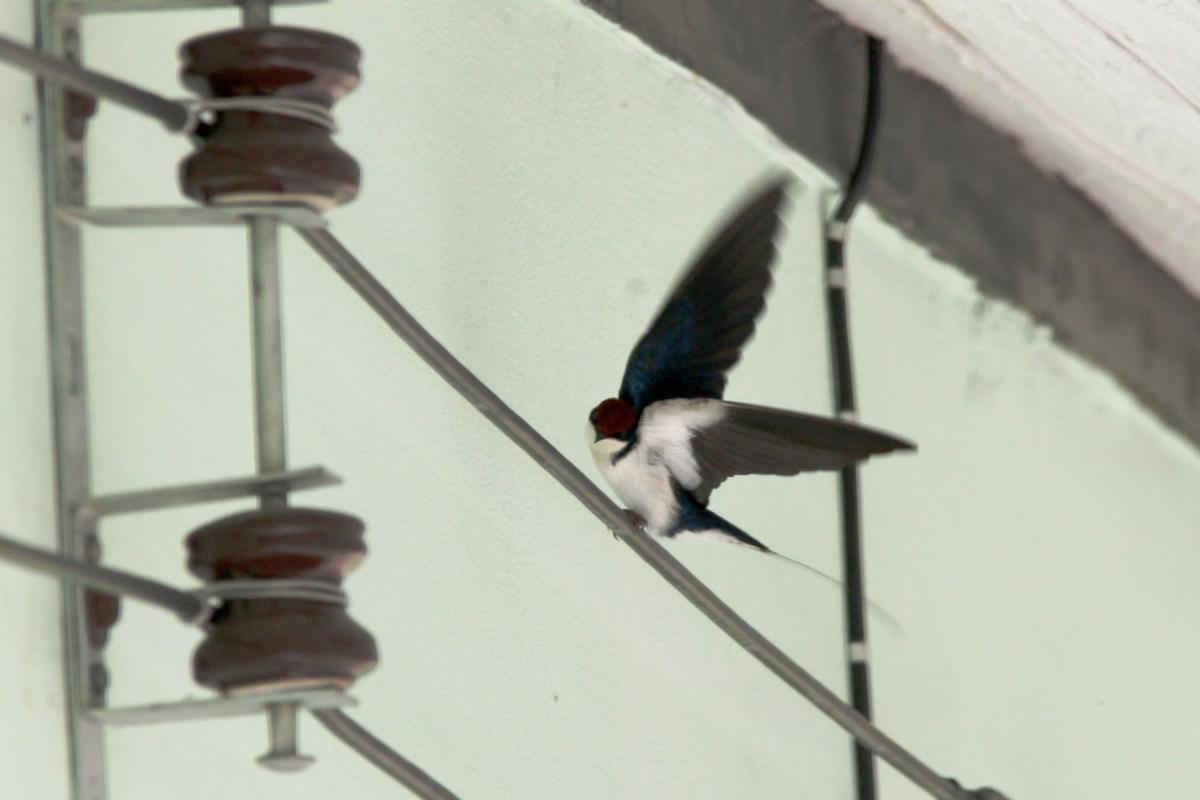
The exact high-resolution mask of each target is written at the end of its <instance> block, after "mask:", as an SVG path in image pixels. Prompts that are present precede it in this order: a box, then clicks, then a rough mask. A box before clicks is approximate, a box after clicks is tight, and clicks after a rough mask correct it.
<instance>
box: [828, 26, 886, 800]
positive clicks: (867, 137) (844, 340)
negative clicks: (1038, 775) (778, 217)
mask: <svg viewBox="0 0 1200 800" xmlns="http://www.w3.org/2000/svg"><path fill="white" fill-rule="evenodd" d="M882 52H883V42H881V41H880V40H879V39H876V38H875V37H873V36H868V37H867V72H866V84H867V91H866V108H865V110H864V114H863V124H862V135H861V138H860V140H859V145H858V158H857V159H856V160H855V163H854V168H853V169H852V170H851V171H850V181H849V183H848V184H847V185H846V192H845V194H843V195H842V199H841V201H840V202H839V203H838V205H837V208H836V209H835V210H834V212H833V216H831V217H830V219H829V221H828V222H827V223H826V225H825V303H826V310H827V319H828V323H829V346H830V360H831V366H832V371H833V402H834V409H835V411H836V412H837V416H838V417H839V418H841V419H849V420H853V419H854V417H855V409H856V406H855V400H854V369H853V360H852V357H851V351H850V325H849V319H848V313H847V308H846V261H845V244H846V229H847V226H848V224H849V221H850V217H851V216H852V215H853V214H854V209H855V208H856V207H857V206H858V202H859V200H861V199H862V195H863V192H864V190H865V189H866V185H867V179H868V177H869V176H870V174H871V164H872V161H873V158H874V155H875V140H876V133H877V131H878V128H879V115H880V106H881V99H882V98H881V95H882V89H881V87H880V61H881V58H880V57H881V55H882ZM839 496H840V500H841V522H842V565H843V573H844V575H843V577H844V580H845V604H846V663H847V670H848V673H849V675H848V679H849V684H850V704H851V705H852V706H853V707H854V709H855V710H856V711H858V712H859V713H860V714H862V715H863V716H864V717H866V718H867V719H870V718H871V673H870V667H869V661H868V657H867V617H866V604H865V602H864V594H865V591H864V578H863V558H862V517H861V514H860V503H861V496H860V492H859V484H858V468H857V467H855V466H850V467H846V468H845V469H843V470H842V471H841V474H840V476H839ZM854 773H855V786H856V790H857V795H856V796H857V797H858V799H859V800H875V796H876V793H877V788H876V780H875V760H874V756H873V755H872V754H871V751H870V750H868V749H867V748H865V747H863V746H862V745H861V744H859V743H857V742H855V744H854Z"/></svg>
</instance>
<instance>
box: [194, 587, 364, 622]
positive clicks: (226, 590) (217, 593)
mask: <svg viewBox="0 0 1200 800" xmlns="http://www.w3.org/2000/svg"><path fill="white" fill-rule="evenodd" d="M190 594H191V595H192V596H193V597H195V598H197V599H199V600H201V601H202V602H203V603H204V606H205V609H206V610H205V612H204V613H203V615H202V616H201V617H199V618H197V619H196V620H194V623H195V624H196V625H203V624H205V623H206V622H208V621H209V619H210V618H211V617H212V614H213V612H214V611H215V610H216V609H217V608H218V607H219V606H220V605H221V603H222V602H224V601H226V600H306V601H308V602H310V603H324V604H326V605H331V606H342V607H343V608H344V607H346V606H348V605H349V604H350V601H349V599H348V598H347V597H346V593H345V592H344V591H342V590H341V588H339V587H337V586H334V585H332V584H329V583H325V582H324V581H313V580H304V579H301V578H275V579H271V580H245V579H243V580H230V581H214V582H213V583H210V584H207V585H206V586H202V587H200V588H199V589H195V590H193V591H192V592H191V593H190Z"/></svg>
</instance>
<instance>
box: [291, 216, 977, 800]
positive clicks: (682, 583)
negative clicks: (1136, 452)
mask: <svg viewBox="0 0 1200 800" xmlns="http://www.w3.org/2000/svg"><path fill="white" fill-rule="evenodd" d="M296 232H297V233H298V234H299V235H300V236H301V238H303V239H304V240H305V241H306V242H308V244H309V245H310V246H311V247H312V248H313V249H314V250H315V251H316V252H317V253H318V254H319V255H320V256H321V257H322V258H323V259H324V260H325V261H326V262H327V263H328V264H329V266H331V267H332V268H333V270H334V272H336V273H337V274H338V275H339V276H340V277H341V278H342V279H343V280H344V281H346V283H348V284H350V287H351V288H353V289H354V291H356V292H357V293H358V294H359V296H360V297H361V298H362V299H363V300H364V301H365V302H366V303H367V305H368V306H370V307H371V308H372V310H374V311H375V313H376V314H378V315H379V316H380V317H381V318H382V319H383V321H384V322H386V323H387V325H388V327H390V328H391V329H392V330H393V331H394V332H395V333H396V335H397V336H399V337H400V339H401V340H402V341H404V343H405V344H407V345H408V346H409V347H410V348H412V349H413V351H414V352H415V353H416V354H417V355H418V356H419V357H420V358H421V359H422V360H424V361H425V363H426V364H428V365H429V366H430V367H431V368H432V369H433V370H434V371H435V372H436V373H437V374H438V375H440V376H441V377H442V378H443V379H445V381H446V382H447V383H449V384H450V386H451V387H453V388H454V389H455V390H456V391H457V392H458V393H459V394H460V395H462V396H463V398H465V399H466V400H467V401H468V402H469V403H470V404H471V405H472V406H474V407H475V409H476V410H477V411H479V412H480V413H481V414H483V415H484V416H485V417H487V419H488V420H490V421H491V422H492V423H493V424H494V425H495V426H496V427H497V428H499V429H500V430H501V431H502V432H503V433H504V434H505V435H507V436H508V437H509V439H511V440H512V441H513V442H514V443H515V444H516V445H517V446H519V447H520V448H521V449H522V450H524V451H525V453H526V454H527V455H529V456H530V457H531V458H532V459H533V460H534V461H536V462H537V463H538V465H540V466H541V467H542V469H544V470H546V471H547V472H548V473H550V475H551V476H553V477H554V478H555V479H556V480H557V481H558V482H559V483H560V484H562V486H563V487H564V488H565V489H566V490H567V491H568V492H570V493H571V494H572V495H573V496H574V497H575V499H577V500H578V501H579V502H580V503H582V504H583V505H584V507H585V508H587V509H588V510H589V511H590V512H592V513H593V514H594V515H595V516H596V517H597V518H599V519H600V521H601V522H603V523H604V524H605V525H606V526H607V527H608V528H609V529H610V530H612V531H613V532H614V533H615V534H616V535H617V537H618V538H619V539H620V540H621V541H623V542H624V543H625V544H626V545H628V546H629V547H630V549H632V550H633V551H634V552H635V553H637V555H638V556H639V557H641V559H642V560H643V561H645V562H646V563H647V564H649V565H650V566H651V567H652V568H653V569H654V570H655V571H656V572H658V574H659V575H661V576H662V577H663V579H664V580H666V581H667V583H669V584H670V585H671V586H673V587H674V588H675V589H676V590H677V591H678V592H679V593H680V594H682V595H683V596H684V597H685V598H686V599H687V600H688V601H689V602H691V603H692V605H694V606H696V608H698V609H699V610H700V611H701V612H702V613H704V614H705V616H707V617H708V618H709V619H710V620H712V621H713V623H715V624H716V625H717V627H719V628H720V629H721V630H722V631H724V632H725V634H726V635H728V636H729V637H730V638H731V639H733V640H734V641H735V642H737V643H738V644H739V645H741V646H742V647H743V648H744V649H745V650H746V651H747V652H749V653H750V654H751V655H752V656H754V657H755V658H756V659H758V660H759V661H760V662H761V663H762V664H763V665H764V666H765V667H766V668H767V669H769V670H771V672H773V673H775V674H776V675H777V676H779V678H781V679H782V680H783V681H784V682H785V683H786V684H787V685H789V686H791V687H792V688H793V689H794V690H795V691H796V692H797V693H798V694H800V695H801V696H802V697H804V698H805V699H807V700H808V701H809V702H810V703H812V704H813V705H814V706H816V707H817V709H818V710H820V711H821V712H822V713H823V714H825V715H826V716H827V717H829V718H830V719H831V720H833V721H834V722H835V723H837V724H838V725H840V726H841V727H842V728H844V729H845V730H846V731H847V732H849V733H850V734H851V735H852V736H854V737H855V738H856V739H857V740H858V741H860V742H862V743H863V744H864V745H865V746H866V747H867V748H869V749H870V750H871V751H872V752H873V753H875V754H876V755H878V756H879V757H880V758H882V759H884V760H885V761H887V762H888V763H889V764H891V765H892V766H893V767H895V768H896V770H897V771H899V772H900V773H901V774H903V775H905V776H906V777H908V779H909V780H911V781H912V782H913V783H915V784H916V785H917V786H920V787H921V788H922V789H924V790H925V791H927V792H928V793H929V794H930V795H932V796H933V797H936V798H939V800H969V798H971V797H972V794H971V793H970V792H967V791H965V790H963V789H961V788H958V787H956V786H954V785H953V784H951V783H950V782H949V781H947V780H946V779H944V778H942V777H941V776H940V775H939V774H938V773H937V772H935V771H934V770H932V769H931V768H930V767H929V766H928V765H926V764H925V763H924V762H923V761H921V760H920V759H918V758H917V757H916V756H914V755H913V754H912V753H910V752H908V751H907V750H905V749H904V748H903V747H901V746H900V745H899V744H898V743H897V742H895V741H893V740H892V739H891V738H890V737H889V736H887V735H886V734H885V733H883V731H881V730H879V729H878V728H876V727H875V726H873V725H872V724H871V723H870V722H869V721H868V720H867V719H866V718H865V717H863V715H862V714H860V713H858V712H857V711H855V710H854V709H853V708H851V707H850V706H848V705H846V704H845V703H843V702H842V701H841V700H840V699H839V698H838V696H837V695H836V694H834V693H833V692H832V691H830V690H829V689H828V688H827V687H826V686H824V685H823V684H822V683H821V682H820V681H818V680H817V679H816V678H814V677H813V676H812V675H811V674H809V673H808V671H807V670H805V669H804V668H803V667H801V666H800V665H799V664H797V663H796V662H795V661H793V660H792V659H791V658H789V657H788V656H787V654H785V653H784V652H783V651H782V650H780V649H779V648H778V647H777V646H776V645H775V644H774V643H773V642H771V641H770V640H769V639H767V638H766V637H765V636H763V635H762V634H761V633H759V632H758V631H757V630H756V629H755V628H754V627H753V626H751V625H750V624H749V623H748V622H746V621H745V620H744V619H742V618H741V617H740V616H738V614H737V613H736V612H734V610H733V609H732V608H730V607H729V606H728V605H726V604H725V603H724V601H722V600H721V599H720V598H719V597H717V595H716V594H714V593H713V591H712V590H711V589H709V588H708V587H707V586H706V585H705V584H704V583H703V582H702V581H701V580H700V579H699V578H697V577H696V576H695V575H693V574H692V573H691V572H690V571H689V570H688V569H687V568H686V567H684V566H683V564H681V563H680V562H679V561H678V560H677V559H675V558H674V557H673V556H672V555H671V554H670V553H668V552H667V551H666V550H665V549H664V548H663V547H662V545H660V544H659V543H658V542H656V541H654V540H653V539H652V538H650V537H649V536H647V535H646V534H645V533H644V532H642V531H640V530H638V529H637V528H635V527H634V525H633V523H632V522H630V520H629V518H628V517H627V516H626V515H625V512H624V511H622V510H621V509H620V508H619V507H618V506H617V505H616V504H615V503H614V502H613V501H612V500H610V499H609V497H608V495H607V494H605V493H604V492H603V491H602V490H601V489H600V487H598V486H597V485H596V484H595V483H593V482H592V481H591V480H589V479H588V478H587V476H585V475H584V474H583V473H582V472H581V471H580V470H579V469H578V468H577V467H576V466H575V465H574V464H573V463H571V461H569V460H568V459H567V458H566V456H564V455H563V454H562V453H560V452H559V451H558V450H557V449H555V447H554V446H553V445H552V444H550V442H548V441H546V439H545V438H544V437H543V436H542V435H541V434H539V433H538V432H537V431H536V430H534V429H533V427H531V426H530V425H529V423H527V422H526V421H525V420H524V419H523V418H522V417H521V416H520V415H518V414H517V413H516V412H515V411H513V410H512V408H510V407H509V406H508V405H507V404H506V403H505V402H504V401H503V400H501V399H500V398H499V397H498V396H497V395H496V394H495V392H493V391H492V390H491V389H489V388H488V387H487V386H486V385H485V384H484V383H483V382H482V381H480V380H479V379H478V378H477V377H475V375H474V374H473V373H472V372H471V371H470V370H468V369H467V368H466V367H465V366H464V365H463V364H462V362H461V361H459V360H458V359H456V358H455V357H454V356H453V355H452V354H451V353H450V351H448V350H447V349H446V348H445V347H444V346H442V344H441V343H440V342H439V341H437V339H435V338H434V337H433V336H432V335H431V334H430V333H429V332H428V331H427V330H425V328H423V327H422V326H421V325H420V323H418V322H417V320H416V319H415V318H413V316H412V315H411V314H409V313H408V311H406V310H405V309H404V307H403V306H402V305H400V303H399V301H397V300H396V298H395V297H394V296H393V295H392V294H391V293H390V292H389V291H388V290H387V288H386V287H384V286H383V284H381V283H380V282H379V281H378V279H376V278H375V276H374V275H372V274H371V272H370V271H369V270H368V269H367V268H366V267H365V266H363V264H362V263H361V262H359V261H358V259H356V258H355V257H354V255H353V254H352V253H351V252H350V251H349V250H347V249H346V248H345V247H344V246H343V245H342V243H341V242H340V241H338V239H337V238H336V237H335V236H334V235H333V234H332V233H331V232H330V231H329V230H327V229H307V228H300V229H296Z"/></svg>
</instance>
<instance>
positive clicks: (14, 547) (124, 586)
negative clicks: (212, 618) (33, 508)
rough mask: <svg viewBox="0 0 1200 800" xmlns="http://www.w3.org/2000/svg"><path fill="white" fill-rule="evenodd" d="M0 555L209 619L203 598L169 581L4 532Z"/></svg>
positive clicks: (190, 618) (186, 616)
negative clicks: (92, 561)
mask: <svg viewBox="0 0 1200 800" xmlns="http://www.w3.org/2000/svg"><path fill="white" fill-rule="evenodd" d="M0 559H4V560H5V561H11V562H12V563H14V564H17V565H18V566H22V567H26V568H28V569H32V570H36V571H38V572H44V573H46V574H48V575H54V576H55V577H57V578H60V579H61V580H65V581H70V582H72V583H78V584H82V585H84V586H88V587H90V588H92V589H99V590H101V591H105V592H110V593H112V594H119V595H122V596H125V597H132V598H134V599H137V600H141V601H143V602H146V603H150V604H152V605H156V606H158V607H159V608H164V609H166V610H167V611H171V612H173V613H174V614H175V615H176V616H178V617H179V618H180V619H182V620H183V621H184V622H186V623H188V624H189V625H191V624H196V623H199V622H201V621H203V620H205V619H207V618H208V614H209V610H210V608H211V607H210V606H209V605H208V604H207V603H206V602H204V601H203V600H201V599H200V598H198V597H194V596H193V595H191V594H189V593H187V592H184V591H180V590H179V589H175V588H172V587H170V586H167V585H166V584H163V583H158V582H157V581H152V580H148V579H146V578H142V577H139V576H137V575H132V574H130V573H128V572H122V571H121V570H117V569H109V568H107V567H101V566H99V565H97V564H90V563H88V562H86V561H79V560H78V559H74V558H67V557H66V556H62V555H59V554H58V553H54V552H51V551H49V550H43V549H41V548H40V547H31V546H29V545H27V544H22V543H21V542H18V541H16V540H15V539H11V538H9V537H7V536H3V535H0Z"/></svg>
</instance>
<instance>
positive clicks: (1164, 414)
mask: <svg viewBox="0 0 1200 800" xmlns="http://www.w3.org/2000/svg"><path fill="white" fill-rule="evenodd" d="M583 3H584V4H585V5H586V6H588V7H591V8H592V9H594V10H596V11H598V12H599V13H602V14H603V15H604V16H606V17H608V18H609V19H611V20H613V21H614V22H616V23H617V24H619V25H620V26H621V27H623V28H624V29H626V30H627V31H629V32H631V33H633V34H634V35H636V36H637V37H639V38H640V39H642V40H643V41H644V42H646V43H647V44H648V45H650V46H651V47H653V48H654V49H656V50H658V51H659V52H660V53H662V54H663V55H665V56H667V57H668V58H671V59H672V60H674V61H676V62H677V63H679V64H681V65H682V66H684V67H686V68H687V69H690V70H692V71H694V72H695V73H697V74H698V75H700V76H702V77H703V78H705V79H706V80H708V81H709V82H711V83H712V84H714V85H716V86H717V87H719V88H720V89H722V90H723V91H725V92H727V93H728V94H730V95H732V96H733V97H734V98H736V99H737V100H738V101H739V102H740V103H741V105H742V107H743V108H744V109H745V110H746V112H747V113H749V114H751V115H752V116H754V117H756V118H757V119H759V120H760V121H761V122H763V123H764V124H765V125H767V126H768V127H769V128H771V129H772V130H773V131H774V132H775V134H776V135H778V136H779V137H780V139H782V140H783V141H784V142H786V143H787V144H788V145H789V146H791V147H792V148H794V149H795V150H796V151H797V152H798V153H800V154H801V155H803V156H805V157H806V158H808V159H809V160H811V161H813V162H814V163H816V164H817V165H818V166H819V167H821V168H822V169H824V170H826V171H827V172H829V173H830V174H831V175H833V176H835V177H836V178H837V179H838V180H839V181H844V180H845V178H846V173H847V171H848V169H849V166H850V164H851V163H852V162H853V160H854V147H855V145H856V143H857V141H858V138H857V137H858V129H859V125H860V124H861V116H862V96H863V88H864V78H865V76H864V69H863V64H862V47H863V36H864V34H863V32H862V31H861V30H859V29H856V28H854V27H852V26H851V25H849V24H848V23H846V22H845V21H843V20H842V18H841V17H839V16H838V15H837V14H836V13H834V12H832V11H830V10H828V9H826V8H824V7H822V5H820V4H819V3H818V2H816V1H815V0H742V2H739V3H736V4H735V3H728V2H726V0H583ZM883 81H884V87H885V93H886V100H885V104H884V108H883V118H882V123H881V129H880V133H879V152H878V154H877V159H878V161H877V163H876V166H875V171H874V176H873V178H872V182H871V185H870V187H869V188H868V191H867V197H866V201H867V202H868V203H870V204H871V205H872V206H873V207H874V208H875V210H876V211H877V212H879V214H880V215H881V216H882V217H883V218H884V219H885V220H887V222H888V223H889V224H891V225H893V226H895V227H896V228H898V229H899V230H901V231H902V232H903V233H904V234H905V235H906V236H908V237H910V238H911V239H913V240H914V241H916V242H919V243H921V244H922V245H924V246H925V247H927V248H929V250H930V251H931V252H932V253H933V254H934V255H935V256H937V257H938V258H940V259H942V260H945V261H947V262H949V263H951V264H953V265H955V266H956V267H958V268H959V269H962V270H963V271H965V272H966V273H967V274H968V275H970V276H971V277H972V278H973V279H974V280H975V281H976V283H977V285H978V286H979V289H980V290H981V291H982V292H983V293H984V294H985V295H987V296H989V297H993V298H996V299H1000V300H1003V301H1006V302H1009V303H1011V304H1013V305H1015V306H1017V307H1019V308H1022V309H1024V310H1025V311H1026V312H1027V313H1029V314H1030V315H1031V316H1032V317H1033V318H1034V319H1035V320H1037V321H1038V322H1039V323H1042V324H1044V325H1046V326H1047V327H1049V328H1050V330H1051V331H1052V332H1053V333H1054V336H1055V339H1056V340H1057V341H1058V342H1059V343H1061V344H1063V345H1065V346H1067V347H1069V348H1070V349H1072V350H1073V351H1075V352H1076V353H1078V354H1080V355H1082V356H1083V357H1085V358H1086V359H1088V360H1089V361H1091V362H1093V363H1095V364H1097V365H1099V366H1100V367H1102V368H1103V369H1105V370H1106V371H1108V372H1109V373H1110V374H1112V375H1113V377H1114V378H1116V379H1117V380H1118V381H1120V383H1121V384H1122V385H1124V386H1125V387H1126V388H1127V389H1129V390H1130V391H1131V392H1132V393H1133V394H1134V395H1135V396H1136V397H1137V398H1138V399H1139V400H1140V401H1141V402H1142V403H1143V404H1144V405H1145V406H1147V407H1148V408H1149V409H1150V410H1151V411H1152V412H1154V413H1155V414H1156V415H1157V416H1158V417H1159V418H1161V419H1162V420H1163V421H1164V422H1165V423H1166V424H1167V425H1168V426H1169V427H1171V428H1173V429H1174V430H1176V431H1178V432H1179V433H1180V434H1182V435H1184V436H1185V437H1187V438H1188V439H1189V440H1190V441H1191V442H1192V443H1193V444H1195V445H1200V299H1198V298H1197V297H1196V296H1195V295H1193V294H1191V293H1190V292H1189V291H1188V290H1187V289H1186V288H1185V287H1184V286H1183V285H1182V284H1181V283H1180V281H1179V280H1177V279H1176V278H1175V277H1174V276H1173V275H1172V274H1171V273H1169V272H1168V271H1167V270H1166V269H1164V267H1163V265H1162V263H1161V262H1160V261H1158V260H1156V259H1155V258H1154V257H1153V256H1151V255H1150V254H1149V253H1148V252H1147V251H1146V249H1145V248H1144V247H1142V245H1141V244H1139V243H1138V242H1137V241H1135V240H1134V239H1133V237H1131V236H1130V235H1129V234H1128V233H1127V232H1126V231H1125V230H1124V229H1123V228H1122V227H1120V226H1119V225H1117V224H1115V223H1114V221H1113V219H1112V218H1111V216H1110V215H1109V213H1108V212H1106V211H1105V210H1104V209H1102V208H1101V207H1100V206H1098V205H1097V204H1096V203H1095V202H1094V201H1093V200H1092V199H1091V198H1089V197H1088V196H1087V195H1086V194H1085V193H1084V192H1082V191H1081V190H1080V189H1078V188H1076V187H1074V186H1071V185H1070V184H1068V183H1067V182H1066V181H1065V180H1063V179H1062V178H1061V177H1059V176H1058V175H1056V174H1053V173H1051V172H1048V171H1047V170H1045V169H1043V168H1042V167H1041V166H1040V165H1039V164H1037V163H1035V162H1034V161H1033V160H1032V159H1031V157H1030V156H1029V154H1028V153H1027V152H1026V150H1025V148H1024V147H1023V145H1022V143H1021V142H1020V141H1018V140H1017V139H1016V138H1015V137H1014V136H1012V135H1010V134H1009V133H1006V132H1004V131H1001V130H999V129H997V128H996V127H995V126H993V125H992V124H990V123H989V122H988V121H986V120H985V119H983V118H982V117H981V116H980V115H978V114H977V113H976V112H975V111H973V110H972V109H970V108H968V107H967V106H966V105H965V104H963V103H962V102H961V101H960V100H959V99H958V98H956V97H955V96H954V95H953V94H952V93H951V92H950V91H949V90H948V89H946V88H944V87H943V86H940V85H938V84H937V83H935V82H933V81H931V80H929V79H928V78H926V77H924V76H922V75H920V74H917V73H916V72H914V71H912V70H910V69H908V68H906V67H905V66H902V65H900V64H898V63H897V61H896V60H895V58H894V56H893V55H892V54H891V53H890V51H888V50H885V59H884V66H883ZM852 246H853V245H852V244H851V247H852ZM813 268H814V269H817V268H818V267H817V265H815V264H814V266H813Z"/></svg>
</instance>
